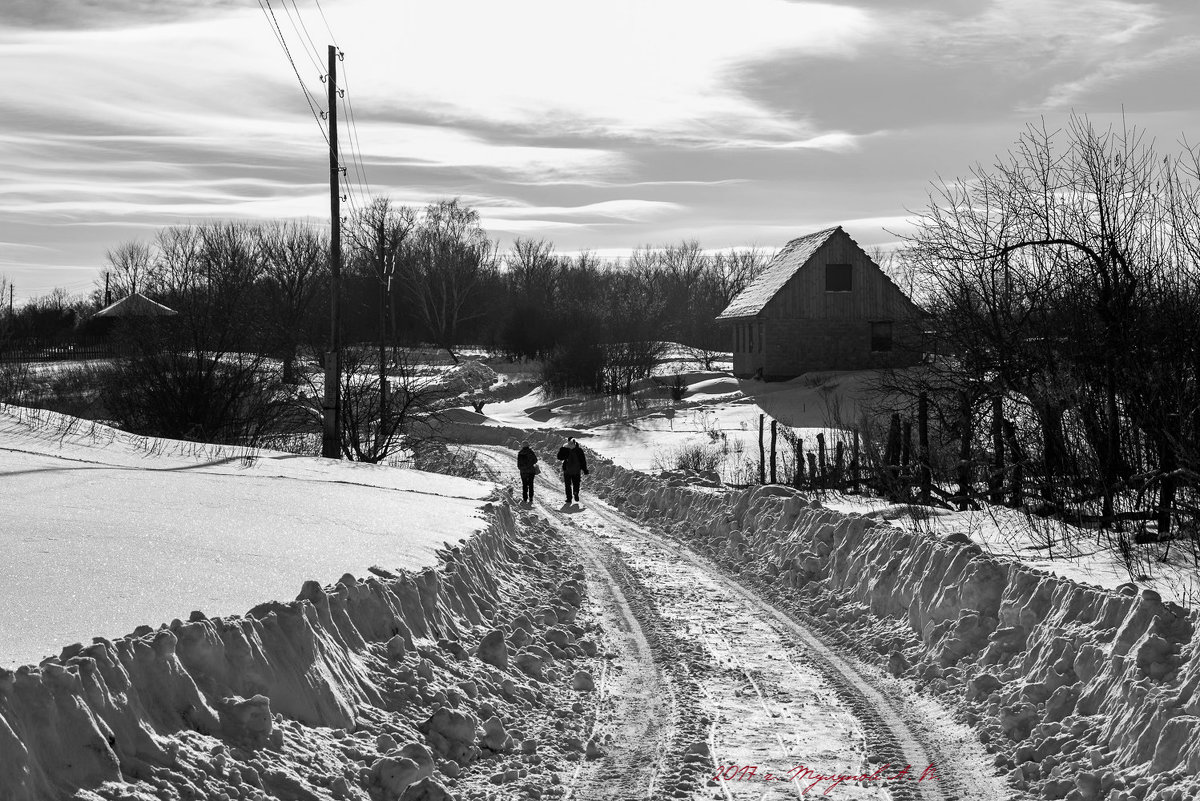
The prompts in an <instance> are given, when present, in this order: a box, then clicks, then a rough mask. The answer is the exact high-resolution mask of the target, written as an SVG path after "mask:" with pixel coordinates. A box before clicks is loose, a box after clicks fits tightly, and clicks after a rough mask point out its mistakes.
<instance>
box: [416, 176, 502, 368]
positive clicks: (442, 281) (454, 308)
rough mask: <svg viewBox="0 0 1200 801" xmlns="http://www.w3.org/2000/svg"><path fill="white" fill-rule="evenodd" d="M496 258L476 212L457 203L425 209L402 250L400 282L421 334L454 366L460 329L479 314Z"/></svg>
mask: <svg viewBox="0 0 1200 801" xmlns="http://www.w3.org/2000/svg"><path fill="white" fill-rule="evenodd" d="M496 255H497V253H496V245H495V243H494V242H492V241H491V240H490V239H488V236H487V232H485V231H484V230H483V228H481V227H480V225H479V213H478V212H476V211H475V210H474V209H471V208H468V207H466V206H463V205H460V204H459V202H458V200H457V199H455V200H443V201H441V202H439V203H434V204H431V205H429V206H426V207H425V210H424V211H423V212H422V214H421V219H420V221H419V223H418V224H417V227H416V230H415V232H414V235H413V237H412V240H411V245H410V246H409V247H407V248H405V259H404V263H403V267H402V269H401V271H400V274H401V280H402V281H403V282H404V284H405V287H406V289H407V290H408V292H409V293H410V294H411V296H412V298H413V301H414V302H415V304H416V309H417V314H418V315H419V316H420V317H421V320H422V322H423V323H424V325H425V328H426V330H427V331H428V332H429V334H430V336H432V337H433V338H434V340H435V341H436V342H437V344H438V345H440V346H441V347H443V348H445V350H446V352H447V353H448V354H450V358H451V359H453V360H454V362H455V363H456V364H457V363H458V354H456V353H455V348H456V347H457V345H458V344H459V343H458V335H459V331H460V328H461V327H462V325H463V324H464V323H466V322H468V321H470V320H473V319H475V318H478V317H480V316H482V315H483V313H484V311H485V309H484V307H483V306H482V305H481V304H480V303H479V301H480V296H479V293H480V290H481V289H482V287H483V286H484V283H485V279H488V278H489V277H491V276H492V275H494V274H495V271H496V267H497V259H496Z"/></svg>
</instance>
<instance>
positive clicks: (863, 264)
mask: <svg viewBox="0 0 1200 801" xmlns="http://www.w3.org/2000/svg"><path fill="white" fill-rule="evenodd" d="M826 264H849V265H851V267H852V270H853V277H852V279H851V281H852V285H853V287H854V288H853V290H851V291H850V292H826V291H825V265H826ZM914 313H915V310H914V308H913V306H912V304H911V303H910V302H909V300H908V298H907V297H905V295H904V293H903V292H901V291H900V288H899V287H897V286H896V285H895V284H894V283H892V281H890V280H889V279H888V277H887V276H886V275H884V274H883V272H882V271H881V270H880V269H879V267H877V266H876V265H875V262H873V261H872V260H871V258H870V256H868V255H867V254H866V253H864V252H863V251H862V248H860V247H859V246H858V245H857V244H856V243H855V242H854V240H853V239H851V238H850V237H849V236H848V235H847V234H846V233H845V232H840V233H838V234H835V235H834V236H832V237H830V239H829V241H828V242H826V243H825V245H824V246H823V247H821V248H820V249H819V250H818V251H817V252H816V253H814V254H813V256H812V258H811V259H809V262H808V264H806V265H805V266H804V267H802V268H800V269H799V270H798V271H797V272H796V274H795V275H793V276H792V277H791V279H789V280H788V282H787V283H786V284H784V286H783V288H782V289H780V290H779V292H778V293H777V294H776V295H775V297H774V298H772V299H771V300H770V301H769V302H768V303H767V305H766V307H765V308H764V309H763V311H762V316H763V317H765V318H767V319H784V318H797V317H799V318H808V319H820V320H893V321H898V320H901V319H903V318H906V317H911V316H912V315H913V314H914Z"/></svg>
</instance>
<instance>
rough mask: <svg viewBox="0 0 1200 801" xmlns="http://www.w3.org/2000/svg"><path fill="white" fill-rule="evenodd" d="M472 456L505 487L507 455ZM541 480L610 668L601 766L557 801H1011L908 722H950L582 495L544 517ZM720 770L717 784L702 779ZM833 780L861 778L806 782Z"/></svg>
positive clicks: (551, 481)
mask: <svg viewBox="0 0 1200 801" xmlns="http://www.w3.org/2000/svg"><path fill="white" fill-rule="evenodd" d="M485 450H486V451H487V452H489V456H490V457H491V458H492V460H493V463H494V464H497V465H500V466H501V470H500V472H501V473H502V475H505V477H507V474H508V473H509V472H512V470H511V468H509V467H508V465H509V464H510V463H511V461H512V453H511V451H509V450H507V449H504V448H486V449H485ZM547 473H550V475H545V474H544V475H543V476H542V477H541V478H540V479H539V482H538V492H539V494H540V496H541V497H539V499H538V503H537V506H538V508H539V509H540V510H541V511H542V512H543V514H545V515H546V516H547V517H549V518H550V519H551V520H552V522H553V523H554V525H555V527H556V528H558V529H559V530H560V531H561V532H562V533H563V534H564V535H565V536H566V537H567V539H568V541H569V542H571V543H573V544H574V545H575V546H576V548H577V549H578V558H579V559H580V560H581V561H583V562H584V563H585V567H586V570H587V573H588V580H589V592H590V594H591V597H592V599H593V602H595V603H598V604H601V605H603V606H604V607H605V608H604V609H603V610H602V612H601V616H602V619H603V620H604V624H605V628H606V629H607V632H608V634H609V636H610V638H611V639H612V641H613V646H612V652H613V655H614V656H615V659H614V665H613V669H612V670H611V671H610V676H612V677H613V678H612V679H611V682H612V683H610V684H609V686H608V687H606V688H604V692H605V697H604V699H603V700H602V701H601V706H600V714H601V715H602V716H607V717H602V718H601V719H598V720H597V722H596V725H595V734H594V735H593V739H594V740H597V741H601V742H604V743H606V751H605V754H604V756H603V758H602V759H601V760H600V761H598V762H596V763H593V764H592V765H590V766H587V767H583V768H581V769H580V770H579V771H576V774H575V776H574V777H572V778H571V779H569V780H568V786H569V788H570V789H569V791H568V795H567V797H574V798H581V799H587V798H664V797H677V798H726V799H741V798H756V799H757V798H763V799H776V798H796V797H802V796H806V795H821V794H823V793H825V792H826V791H829V792H828V795H829V796H832V797H841V798H847V799H850V798H855V799H886V798H895V799H918V800H919V801H941V800H948V799H961V800H962V801H968V800H970V799H975V800H977V801H991V799H998V798H1004V797H1007V796H1012V795H1013V791H1012V790H1011V789H1010V788H1008V787H1007V786H1006V785H1005V783H1004V782H1003V781H1002V780H1001V779H999V778H998V777H996V776H994V775H993V771H992V769H991V767H990V765H988V763H987V757H986V754H984V753H983V751H982V749H980V748H979V747H978V745H977V744H976V743H974V742H973V741H972V740H970V739H969V736H968V732H967V730H965V729H963V728H962V727H958V726H955V725H953V724H950V725H943V724H942V723H941V722H940V721H934V722H933V724H934V725H929V723H928V722H923V721H927V719H928V717H929V715H930V713H931V712H934V713H935V714H937V713H940V714H938V717H939V718H940V719H941V720H949V718H950V713H949V712H947V711H945V710H940V709H931V708H930V707H929V705H928V704H925V705H921V704H915V703H913V702H912V701H911V700H910V699H909V698H908V697H907V696H911V695H913V694H914V693H913V691H912V689H911V688H908V687H904V686H901V683H899V682H896V681H895V680H892V679H888V678H885V677H883V676H882V675H880V674H879V673H878V671H877V670H875V669H873V668H870V667H869V666H866V665H860V664H858V660H857V659H855V658H854V657H853V656H850V655H848V654H843V653H839V649H838V648H837V647H836V646H831V645H830V644H829V643H827V642H826V641H825V639H824V638H823V635H822V634H821V632H820V631H819V629H818V628H817V627H815V626H813V625H810V624H807V623H806V622H804V621H803V620H801V619H799V618H797V617H796V616H794V615H791V614H788V613H787V612H784V611H782V610H781V609H779V608H777V607H776V606H774V605H772V604H771V603H768V602H767V601H765V600H763V598H761V597H760V596H759V595H758V594H757V593H755V592H754V591H753V590H751V589H748V588H747V587H745V586H743V585H742V584H741V583H739V582H738V581H736V580H735V579H734V578H732V577H731V576H730V575H728V574H727V573H726V572H725V571H724V570H723V569H721V568H720V567H719V566H717V565H716V564H714V563H713V562H711V561H709V560H708V559H706V558H704V557H703V556H700V555H698V554H696V553H695V552H693V551H691V550H690V549H689V548H687V547H686V546H684V545H682V544H680V543H678V542H675V541H672V540H669V539H668V538H666V537H663V536H661V535H659V534H658V533H656V532H655V531H653V530H652V529H650V528H647V527H646V526H643V525H641V524H638V523H636V522H634V521H633V520H631V519H630V518H629V517H627V516H625V515H624V514H622V513H621V512H620V511H619V509H617V508H614V507H613V506H610V505H609V504H607V503H605V502H603V501H600V500H598V499H596V498H594V497H586V498H585V499H584V500H585V508H583V509H578V508H575V507H571V508H568V507H562V508H559V507H558V506H556V505H555V504H557V503H558V499H559V498H560V497H561V496H560V493H561V491H562V490H561V487H560V486H559V484H558V481H557V476H556V475H555V474H554V473H551V472H550V471H547ZM514 477H515V476H514ZM587 491H588V487H587V485H586V483H585V493H587ZM547 497H549V498H551V499H553V500H552V501H550V502H543V501H544V499H545V498H547ZM664 660H666V661H664ZM664 690H665V691H664ZM630 691H632V693H633V695H627V694H626V693H629V692H630ZM606 735H609V736H606ZM617 738H621V739H620V740H618V739H617ZM617 742H620V744H619V745H615V743H617ZM664 748H665V749H667V750H666V751H665V752H664ZM732 765H736V766H738V767H737V769H735V770H731V769H730V768H729V766H732ZM885 765H887V766H889V767H887V768H884V766H885ZM906 765H907V766H910V768H909V770H908V772H907V773H906V774H905V773H903V769H904V768H905V766H906ZM750 766H752V767H753V770H751V767H750ZM880 768H884V769H883V770H879V769H880ZM719 771H724V773H723V774H722V775H724V776H727V777H729V778H728V779H725V780H721V779H717V780H715V781H714V780H713V777H714V774H717V773H718V772H719ZM897 774H901V776H900V778H898V779H894V780H893V779H891V778H890V777H893V776H896V775H897ZM839 775H841V776H860V775H866V776H870V775H874V776H875V777H876V778H873V779H869V780H863V781H858V782H854V781H838V780H837V779H836V778H828V779H821V778H819V777H821V776H839ZM768 776H769V778H768ZM922 776H925V779H924V780H921V777H922ZM934 776H936V779H935V778H933V777H934ZM734 777H737V778H734Z"/></svg>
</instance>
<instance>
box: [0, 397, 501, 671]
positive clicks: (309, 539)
mask: <svg viewBox="0 0 1200 801" xmlns="http://www.w3.org/2000/svg"><path fill="white" fill-rule="evenodd" d="M72 425H74V428H73V429H72V428H70V426H72ZM0 480H2V481H3V493H2V494H0V537H2V538H3V542H2V543H0V553H2V554H3V555H2V556H0V575H2V576H3V577H4V580H3V581H2V582H0V606H2V607H3V608H4V609H5V610H6V611H5V614H4V620H3V622H2V623H0V629H2V631H3V636H0V665H3V666H10V667H11V666H14V665H17V664H24V663H32V662H37V661H38V660H40V659H41V658H42V657H44V656H46V655H48V654H52V653H55V654H56V653H58V651H59V650H60V649H61V648H62V647H63V646H65V645H68V644H70V643H73V642H84V643H88V642H91V639H92V637H94V636H104V637H109V638H113V637H117V636H119V635H123V634H126V633H128V632H129V631H132V630H133V628H134V627H135V626H138V625H142V624H148V625H151V626H158V624H160V623H162V622H165V621H169V620H171V619H172V618H176V617H181V616H186V615H187V614H188V613H189V612H190V611H191V610H197V609H198V610H201V611H203V612H205V613H206V614H209V615H217V614H230V613H239V614H240V613H242V612H244V611H246V610H247V609H249V608H250V607H252V606H254V605H256V604H259V603H262V602H264V601H270V600H279V599H287V598H293V597H295V595H296V593H297V592H298V591H299V589H300V586H301V585H302V584H303V583H304V581H305V580H308V579H315V580H317V581H320V582H322V583H326V582H331V581H334V580H336V579H337V577H338V576H341V575H342V574H344V573H347V572H350V573H353V574H355V575H365V574H366V572H367V568H368V567H370V566H372V565H380V566H382V567H385V568H389V569H390V568H396V567H404V568H409V569H417V568H420V567H423V566H425V565H430V564H433V563H434V562H435V561H436V559H435V556H434V549H435V548H440V547H442V545H443V542H444V541H446V540H449V541H451V542H454V541H457V540H458V539H460V538H462V537H467V536H470V535H471V534H472V533H473V532H474V531H476V530H477V529H478V528H479V527H480V526H481V525H482V522H481V518H480V515H479V512H478V510H479V508H480V507H481V506H482V505H483V500H484V498H486V496H487V495H488V493H489V492H490V491H491V487H490V486H489V485H487V484H483V483H479V482H473V481H466V480H462V479H454V478H448V477H445V476H431V475H428V474H424V473H420V472H417V471H412V470H393V469H389V468H386V467H377V466H373V465H364V464H353V463H347V462H335V461H331V460H325V459H316V458H306V457H298V456H293V455H291V454H285V453H276V452H269V451H264V452H254V453H250V452H240V451H238V450H237V449H221V448H215V447H206V446H197V445H195V444H194V443H185V442H176V441H169V440H147V439H146V438H143V437H134V436H130V435H128V434H125V433H123V432H118V431H115V430H114V429H110V428H107V427H105V426H94V425H92V424H91V423H83V422H82V421H77V420H74V418H65V417H61V416H59V415H54V414H51V413H45V412H43V413H40V414H38V413H35V412H31V411H29V410H25V409H22V408H20V407H10V406H0Z"/></svg>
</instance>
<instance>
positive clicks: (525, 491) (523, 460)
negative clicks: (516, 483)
mask: <svg viewBox="0 0 1200 801" xmlns="http://www.w3.org/2000/svg"><path fill="white" fill-rule="evenodd" d="M537 463H538V458H537V454H536V453H534V452H533V448H531V447H529V443H528V442H526V443H525V444H523V445H522V446H521V450H519V451H517V470H518V471H520V473H521V503H533V479H534V477H535V476H536V475H537V474H538V473H540V472H542V469H541V468H540V467H538V464H537Z"/></svg>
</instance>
